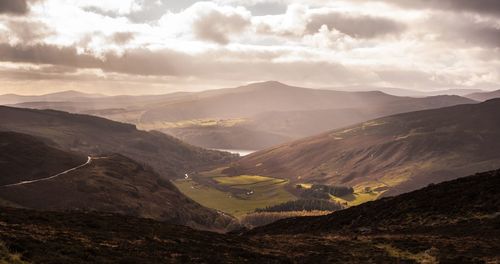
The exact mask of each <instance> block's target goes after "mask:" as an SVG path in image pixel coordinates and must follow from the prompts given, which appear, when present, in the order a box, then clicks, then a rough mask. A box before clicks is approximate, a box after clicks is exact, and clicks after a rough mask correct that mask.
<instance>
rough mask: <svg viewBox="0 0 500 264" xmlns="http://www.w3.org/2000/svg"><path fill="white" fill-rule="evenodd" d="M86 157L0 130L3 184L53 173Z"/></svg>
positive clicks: (0, 162)
mask: <svg viewBox="0 0 500 264" xmlns="http://www.w3.org/2000/svg"><path fill="white" fill-rule="evenodd" d="M52 144H53V145H54V143H52ZM86 160H87V157H86V156H84V155H80V154H75V153H70V152H65V151H62V150H59V149H57V148H55V147H51V146H49V145H47V143H46V142H42V141H40V140H39V139H37V138H35V137H32V136H29V135H24V134H19V133H12V132H0V171H1V177H0V186H1V185H7V184H12V183H17V182H21V181H29V180H36V179H39V178H43V177H47V176H48V175H54V174H57V173H59V172H62V171H65V170H67V169H70V168H73V167H76V166H78V165H80V164H83V163H85V161H86Z"/></svg>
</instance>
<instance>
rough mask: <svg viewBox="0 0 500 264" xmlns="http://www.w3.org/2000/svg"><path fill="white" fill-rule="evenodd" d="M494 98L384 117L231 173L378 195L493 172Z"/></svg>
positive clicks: (498, 103) (498, 128) (497, 134)
mask: <svg viewBox="0 0 500 264" xmlns="http://www.w3.org/2000/svg"><path fill="white" fill-rule="evenodd" d="M499 114H500V100H492V101H488V102H485V103H481V104H475V105H460V106H453V107H448V108H442V109H435V110H426V111H419V112H411V113H406V114H399V115H394V116H389V117H385V118H381V119H376V120H372V121H368V122H365V123H361V124H358V125H355V126H351V127H347V128H344V129H339V130H334V131H331V132H328V133H323V134H321V135H318V136H314V137H310V138H304V139H301V140H298V141H294V142H291V143H286V144H283V145H280V146H277V147H275V148H270V149H267V150H263V151H260V152H257V153H253V154H251V155H249V156H246V157H244V158H242V159H241V160H239V161H237V162H236V163H235V164H233V166H232V170H227V171H232V174H234V175H240V174H251V175H265V176H273V177H278V178H287V179H290V180H291V181H292V182H295V183H326V184H333V185H348V186H354V187H356V188H357V189H358V190H366V192H372V191H375V192H378V193H379V194H380V193H384V194H385V195H393V194H398V193H403V192H407V191H411V190H415V189H417V188H420V187H423V186H426V185H427V184H429V183H432V182H440V181H444V180H448V179H454V178H458V177H463V176H466V175H469V174H472V173H474V172H475V171H482V170H491V169H493V168H496V167H498V166H500V153H498V151H496V150H497V149H499V148H500V141H499V140H498V138H500V119H499V118H498V116H499Z"/></svg>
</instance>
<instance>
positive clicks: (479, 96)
mask: <svg viewBox="0 0 500 264" xmlns="http://www.w3.org/2000/svg"><path fill="white" fill-rule="evenodd" d="M466 97H467V98H470V99H473V100H476V101H480V102H483V101H487V100H491V99H494V98H500V90H497V91H493V92H481V93H472V94H469V95H466Z"/></svg>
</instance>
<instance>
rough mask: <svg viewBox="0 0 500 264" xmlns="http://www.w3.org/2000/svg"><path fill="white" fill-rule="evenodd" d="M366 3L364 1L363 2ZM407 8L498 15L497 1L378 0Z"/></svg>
mask: <svg viewBox="0 0 500 264" xmlns="http://www.w3.org/2000/svg"><path fill="white" fill-rule="evenodd" d="M365 1H366V0H365ZM378 1H383V2H389V3H392V4H395V5H399V6H402V7H409V8H429V9H442V10H449V11H467V12H476V13H484V14H494V15H500V2H499V1H498V0H378Z"/></svg>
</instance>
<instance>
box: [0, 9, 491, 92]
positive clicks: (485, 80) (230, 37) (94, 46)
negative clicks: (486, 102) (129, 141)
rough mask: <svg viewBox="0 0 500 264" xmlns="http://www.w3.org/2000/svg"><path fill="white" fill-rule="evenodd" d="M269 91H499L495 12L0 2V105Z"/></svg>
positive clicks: (481, 10)
mask: <svg viewBox="0 0 500 264" xmlns="http://www.w3.org/2000/svg"><path fill="white" fill-rule="evenodd" d="M306 2H307V3H306ZM267 80H275V81H281V82H284V83H287V84H291V85H297V86H303V87H323V88H328V87H348V86H381V87H397V88H406V89H414V90H422V91H432V90H442V89H451V88H461V89H463V88H470V89H484V90H496V89H500V2H499V1H498V0H339V1H335V0H331V1H325V0H311V1H296V0H269V1H264V0H245V1H244V0H216V1H195V0H119V1H118V0H1V1H0V94H2V93H18V94H42V93H48V92H55V91H62V90H79V91H84V92H92V93H94V92H99V93H104V94H150V93H168V92H174V91H197V90H204V89H213V88H224V87H234V86H239V85H242V84H245V83H250V82H258V81H267Z"/></svg>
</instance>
